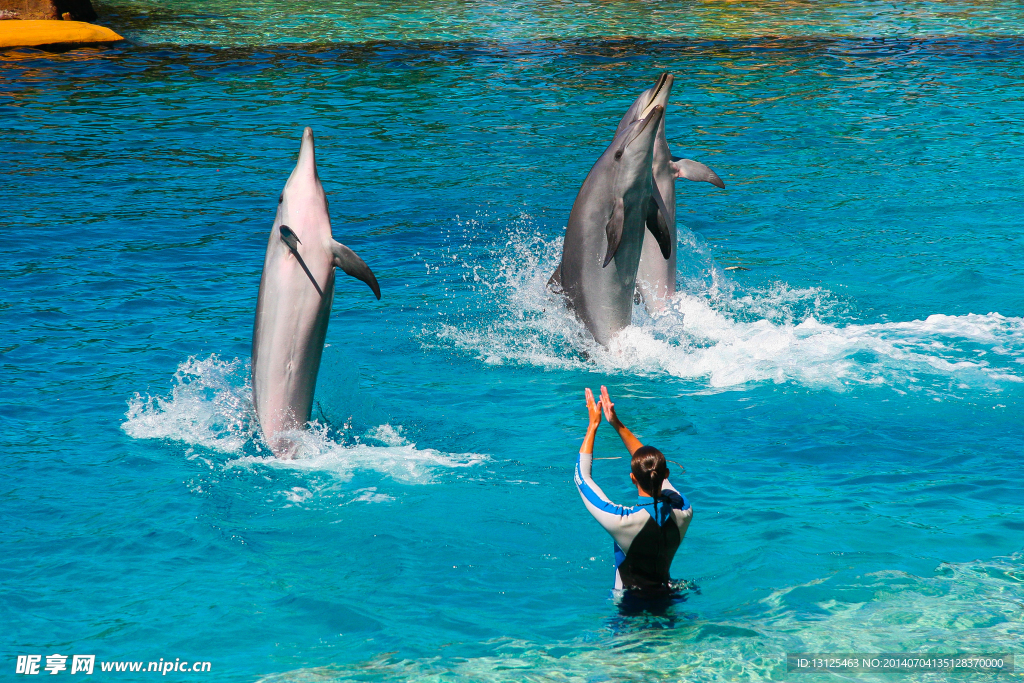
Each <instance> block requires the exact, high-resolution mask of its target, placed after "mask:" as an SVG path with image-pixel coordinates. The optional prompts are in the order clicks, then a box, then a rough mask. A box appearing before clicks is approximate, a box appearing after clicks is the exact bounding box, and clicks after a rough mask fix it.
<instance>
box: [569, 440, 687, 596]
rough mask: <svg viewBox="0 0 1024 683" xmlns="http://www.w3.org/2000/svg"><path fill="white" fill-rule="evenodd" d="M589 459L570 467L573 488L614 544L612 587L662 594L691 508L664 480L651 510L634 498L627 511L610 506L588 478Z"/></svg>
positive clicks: (647, 500) (642, 500) (642, 499)
mask: <svg viewBox="0 0 1024 683" xmlns="http://www.w3.org/2000/svg"><path fill="white" fill-rule="evenodd" d="M593 460H594V457H593V454H590V453H580V457H579V460H577V461H576V475H575V477H574V479H575V480H576V488H578V489H579V491H580V496H581V497H582V498H583V504H584V505H586V506H587V510H589V511H590V514H592V515H593V516H594V519H596V520H597V521H598V522H599V523H600V524H601V526H603V527H604V530H605V531H607V532H608V533H609V534H611V536H612V538H613V539H614V540H615V587H616V588H630V589H635V590H645V591H648V590H664V589H667V588H668V585H669V581H670V580H671V579H670V577H669V568H670V567H671V566H672V558H673V557H675V554H676V549H678V548H679V543H680V542H681V541H682V540H683V536H685V535H686V529H687V528H688V527H689V526H690V520H691V519H692V518H693V508H691V507H690V503H689V502H687V500H686V498H684V497H683V496H682V495H681V494H680V493H679V492H678V491H676V490H675V488H673V486H672V484H670V483H669V481H668V479H666V480H665V481H664V483H663V484H662V485H661V498H660V499H659V500H658V502H657V505H656V506H655V502H654V500H653V499H652V498H649V497H647V496H638V499H637V504H636V505H634V506H632V507H625V506H623V505H616V504H615V503H613V502H611V501H610V500H608V496H606V495H604V491H602V490H601V488H600V487H599V486H598V485H597V484H595V483H594V480H593V479H592V478H591V477H590V469H591V466H592V465H593Z"/></svg>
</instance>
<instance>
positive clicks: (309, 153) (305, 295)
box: [252, 128, 380, 458]
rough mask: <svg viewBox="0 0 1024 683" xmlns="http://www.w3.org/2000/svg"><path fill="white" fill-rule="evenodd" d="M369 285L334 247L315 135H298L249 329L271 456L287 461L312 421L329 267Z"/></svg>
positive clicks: (350, 255)
mask: <svg viewBox="0 0 1024 683" xmlns="http://www.w3.org/2000/svg"><path fill="white" fill-rule="evenodd" d="M335 268H341V269H342V270H343V271H345V272H346V273H347V274H348V275H351V276H352V277H355V278H358V279H360V280H362V281H363V282H365V283H366V284H368V285H369V286H370V289H372V290H373V293H374V294H375V295H376V296H377V298H378V299H380V287H379V286H378V285H377V278H375V277H374V275H373V272H372V271H371V270H370V268H369V267H368V266H367V265H366V264H365V263H364V262H363V260H362V259H361V258H359V256H357V255H356V253H355V252H354V251H352V250H351V249H349V248H348V247H346V246H345V245H343V244H339V243H338V242H335V241H334V238H333V237H332V236H331V219H330V216H329V215H328V213H327V195H325V194H324V188H323V186H322V185H321V184H320V177H319V176H318V175H317V171H316V151H315V149H314V146H313V129H312V128H306V129H305V130H304V131H303V132H302V146H301V147H300V149H299V160H298V162H296V164H295V169H294V170H293V171H292V174H291V175H290V176H288V182H286V183H285V185H284V190H283V191H282V192H281V196H280V198H279V199H278V201H277V217H276V218H275V219H274V226H273V227H272V228H271V229H270V241H269V242H268V243H267V255H266V258H265V259H264V261H263V276H262V277H261V278H260V292H259V297H258V298H257V302H256V321H255V323H254V325H253V330H252V400H253V405H254V406H255V407H256V416H257V418H258V419H259V422H260V427H261V428H262V430H263V437H264V439H265V440H266V442H267V444H268V445H269V446H270V449H271V450H272V451H273V453H274V455H276V456H278V457H280V458H290V457H292V456H293V455H294V454H295V449H296V444H295V442H294V441H293V440H291V439H289V438H288V436H287V435H286V434H283V433H285V432H289V431H293V430H297V429H302V427H303V426H304V425H305V424H306V423H307V422H308V421H309V417H310V410H311V409H312V406H313V390H314V389H315V388H316V375H317V372H318V371H319V370H320V357H321V356H322V355H323V351H324V338H325V337H326V336H327V324H328V323H329V322H330V315H331V303H332V302H333V300H334V269H335Z"/></svg>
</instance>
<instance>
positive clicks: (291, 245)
mask: <svg viewBox="0 0 1024 683" xmlns="http://www.w3.org/2000/svg"><path fill="white" fill-rule="evenodd" d="M278 232H279V233H281V241H282V242H284V243H285V244H286V245H287V246H288V249H289V250H290V251H291V252H292V256H294V257H295V260H296V261H298V262H299V265H300V266H302V270H304V271H305V272H306V277H308V278H309V281H310V282H312V283H313V286H314V287H316V293H317V294H319V295H320V298H321V299H322V298H324V290H322V289H320V285H319V284H318V283H317V281H316V278H315V277H313V273H311V272H309V268H307V267H306V262H305V261H303V260H302V256H301V255H300V254H299V245H300V244H302V241H301V240H300V239H299V236H298V235H296V234H295V231H294V230H292V229H291V228H289V227H288V226H287V225H282V226H281V227H279V228H278Z"/></svg>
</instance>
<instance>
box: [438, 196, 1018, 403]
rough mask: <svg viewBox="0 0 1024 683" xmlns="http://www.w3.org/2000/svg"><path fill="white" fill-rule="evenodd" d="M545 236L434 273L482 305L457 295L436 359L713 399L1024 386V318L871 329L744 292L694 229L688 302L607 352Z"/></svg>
mask: <svg viewBox="0 0 1024 683" xmlns="http://www.w3.org/2000/svg"><path fill="white" fill-rule="evenodd" d="M531 222H532V221H531V219H530V218H529V217H528V216H521V217H520V218H519V219H517V221H514V222H513V225H512V227H511V228H510V229H509V230H507V231H506V233H507V246H502V247H497V248H493V247H491V248H488V247H485V249H490V251H491V253H490V254H489V255H488V256H489V258H480V256H479V253H478V252H479V251H480V249H481V247H480V246H478V245H472V244H470V245H463V246H461V247H458V248H453V249H452V250H451V251H453V252H455V253H460V252H461V253H471V254H473V252H477V253H475V254H473V256H470V257H468V258H467V259H465V260H460V259H450V258H446V259H445V260H444V261H442V263H440V264H437V265H435V266H434V267H433V269H434V270H437V271H438V272H441V273H442V276H443V277H447V279H448V280H449V282H450V283H452V284H454V283H455V282H456V281H457V280H459V279H461V280H462V282H463V283H465V284H463V285H462V289H463V290H468V294H469V297H468V300H467V299H466V298H465V297H463V298H462V299H460V298H459V297H458V295H457V294H452V295H449V296H450V300H451V301H452V305H451V306H450V307H449V309H448V310H443V311H442V314H443V315H442V321H441V322H440V323H438V324H435V325H428V326H426V327H425V328H424V334H423V343H424V345H425V346H430V345H433V344H441V345H448V346H452V347H455V348H458V349H462V350H465V351H467V352H469V353H473V354H476V356H477V357H478V358H479V359H480V360H481V361H483V362H484V363H487V364H492V365H501V364H522V365H533V366H538V367H541V368H544V369H570V370H589V371H593V372H599V373H612V374H628V375H638V376H648V377H659V376H671V377H677V378H682V379H687V380H695V381H697V382H698V385H699V386H698V389H700V388H704V389H709V390H722V389H729V388H739V387H743V386H744V385H748V384H751V383H759V382H775V383H788V382H792V383H796V384H800V385H803V386H806V387H810V388H814V389H828V390H835V391H843V390H845V389H847V388H849V387H851V386H857V385H872V384H878V385H888V386H891V387H894V388H896V389H898V390H900V391H916V390H919V389H929V390H933V391H939V392H946V393H948V392H949V390H950V388H952V389H964V388H983V389H986V390H993V391H999V390H1002V389H1005V388H1006V387H1007V385H1010V384H1016V383H1020V382H1024V371H1022V368H1021V364H1022V363H1024V319H1022V318H1013V317H1005V316H1002V315H1000V314H998V313H988V314H983V315H981V314H969V315H960V316H950V315H942V314H936V315H931V316H928V317H927V318H926V319H924V320H912V321H906V322H883V323H870V324H862V323H859V322H858V321H857V320H856V318H855V317H854V315H853V314H852V313H851V312H850V306H849V305H848V304H847V303H846V302H844V301H843V300H842V299H840V298H839V297H837V296H835V295H833V294H832V293H831V292H830V291H828V290H826V289H822V288H792V287H789V286H788V285H786V284H785V283H778V282H777V283H772V284H770V285H768V286H765V287H760V288H757V287H755V288H744V287H741V286H740V285H739V284H737V282H736V281H735V280H733V279H732V278H731V276H730V275H729V274H728V273H726V272H725V271H723V270H722V269H721V268H720V267H719V266H718V265H717V264H716V263H715V262H714V260H713V259H712V258H711V255H710V251H709V250H708V249H707V248H706V246H705V245H704V244H703V242H702V241H701V240H700V239H699V238H698V237H697V236H695V235H694V234H693V233H690V232H689V231H686V230H685V228H681V229H680V250H681V252H680V253H681V261H680V273H679V276H680V284H679V292H678V293H677V295H676V296H675V297H673V298H672V299H671V300H670V301H668V302H667V306H666V308H665V309H664V310H663V311H662V312H660V313H658V314H655V315H649V314H648V313H647V312H646V310H645V309H644V308H643V307H642V306H636V307H635V308H634V315H633V321H634V323H633V325H631V326H630V327H628V328H627V329H626V330H624V331H623V332H622V333H620V334H619V335H618V337H617V338H616V339H615V340H614V341H613V343H612V344H611V347H610V348H608V349H605V348H603V347H601V346H599V345H597V344H596V343H595V342H594V341H593V339H592V338H590V336H589V334H588V333H587V332H586V330H585V328H584V327H583V325H582V324H581V323H580V322H579V321H578V320H577V319H576V318H575V316H574V315H573V314H572V313H571V312H570V311H568V310H567V309H566V307H565V304H564V300H563V298H562V297H560V296H555V295H552V294H550V293H549V292H548V291H547V289H546V283H547V280H548V277H549V276H550V274H551V272H553V271H554V269H555V267H556V265H557V264H558V262H559V259H560V258H561V240H560V239H559V240H555V241H550V242H548V241H545V240H543V239H542V238H539V237H537V236H536V234H535V233H536V231H535V230H534V229H533V227H532V225H531ZM460 225H461V226H463V228H465V229H466V232H467V234H478V233H479V234H488V232H489V231H488V230H487V229H482V228H481V227H480V226H479V221H476V220H469V221H460ZM490 233H491V234H493V229H491V230H490ZM684 257H685V258H684ZM491 262H493V263H494V264H495V265H494V266H493V267H489V268H488V267H486V266H482V265H481V264H482V263H484V264H486V263H491ZM428 268H430V266H429V265H428ZM460 275H461V278H460ZM449 289H452V287H451V286H449ZM474 292H476V293H477V294H476V296H474V295H473V293H474ZM473 309H475V310H473Z"/></svg>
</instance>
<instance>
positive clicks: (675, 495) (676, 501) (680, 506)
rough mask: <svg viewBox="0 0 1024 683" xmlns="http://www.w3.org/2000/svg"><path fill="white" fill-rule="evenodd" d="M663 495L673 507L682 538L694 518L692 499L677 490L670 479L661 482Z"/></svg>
mask: <svg viewBox="0 0 1024 683" xmlns="http://www.w3.org/2000/svg"><path fill="white" fill-rule="evenodd" d="M661 496H662V498H664V499H665V500H667V501H668V502H669V505H670V506H671V507H672V520H673V521H674V522H675V523H676V526H677V527H679V538H680V539H682V538H683V537H684V536H685V535H686V530H687V529H688V528H689V527H690V520H692V519H693V508H692V507H690V501H688V500H686V497H685V496H684V495H683V494H681V493H679V491H676V488H675V487H674V486H672V484H670V483H669V481H668V479H666V480H665V481H664V482H663V483H662V484H661Z"/></svg>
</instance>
